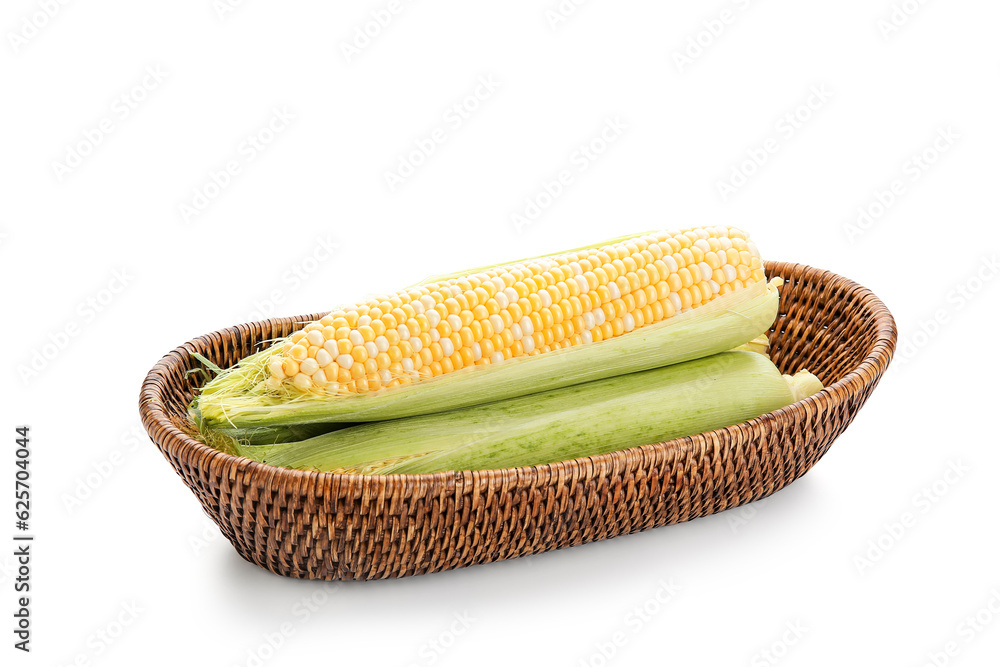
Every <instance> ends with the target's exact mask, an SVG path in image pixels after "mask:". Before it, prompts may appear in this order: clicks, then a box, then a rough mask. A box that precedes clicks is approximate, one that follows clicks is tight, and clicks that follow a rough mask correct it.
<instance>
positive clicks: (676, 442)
mask: <svg viewBox="0 0 1000 667" xmlns="http://www.w3.org/2000/svg"><path fill="white" fill-rule="evenodd" d="M765 264H766V268H767V269H768V274H771V273H772V272H778V273H783V274H788V273H793V274H794V273H808V272H812V273H815V274H817V275H818V277H819V278H820V279H821V282H824V283H827V282H833V281H840V282H841V285H840V287H839V288H838V290H839V291H840V292H841V293H843V294H845V295H846V294H850V293H852V292H856V293H858V295H859V296H860V304H861V307H862V308H863V309H865V310H867V311H869V312H871V313H872V314H873V316H874V323H873V327H872V328H873V329H874V330H875V334H876V337H875V340H874V342H873V343H872V346H871V348H870V349H869V351H868V353H867V354H866V355H865V358H864V359H862V360H861V363H860V364H858V365H857V366H856V367H855V368H853V369H851V370H850V371H849V372H848V373H847V374H846V375H844V376H843V377H842V378H841V379H840V380H838V381H837V382H835V383H833V384H831V385H829V386H827V387H825V388H824V389H823V390H822V391H820V392H818V393H816V394H814V395H812V396H809V397H807V398H805V399H802V400H800V401H797V402H795V403H793V404H791V405H788V406H786V407H784V408H781V409H779V410H775V411H774V412H769V413H767V414H764V415H761V416H760V417H756V418H754V419H751V420H748V421H745V422H741V423H739V424H734V425H732V426H726V427H724V428H720V429H715V430H713V431H706V432H703V433H698V434H695V435H691V436H684V437H681V438H675V439H673V440H664V441H660V442H654V443H648V444H645V445H639V446H636V447H630V448H627V449H622V450H616V451H613V452H607V453H604V454H596V455H592V456H584V457H580V458H575V459H566V460H563V461H557V462H553V463H543V464H537V465H533V466H519V467H513V468H495V469H488V470H458V471H447V472H436V473H421V474H399V473H394V474H389V475H380V474H370V475H364V474H360V473H332V472H318V471H312V470H295V469H291V468H282V467H279V466H272V465H268V464H265V463H260V462H258V461H254V460H252V459H248V458H245V457H241V456H235V455H232V454H227V453H225V452H221V451H219V450H216V449H213V448H211V447H209V446H208V445H205V444H203V443H201V442H199V441H198V440H196V439H194V438H193V437H191V436H189V435H188V434H186V433H185V432H184V431H182V430H181V429H179V428H178V427H177V426H175V425H174V423H173V421H172V420H171V419H170V417H169V416H168V415H167V414H166V410H165V409H164V403H165V402H164V400H163V397H164V395H165V394H166V393H168V392H169V390H168V388H167V387H166V385H165V384H164V383H163V382H162V381H161V380H160V378H161V377H162V376H163V375H164V372H165V370H166V369H168V368H171V367H176V366H181V367H182V368H184V367H185V366H187V365H188V362H189V361H190V359H192V358H193V357H192V356H191V353H192V352H197V351H199V347H201V346H202V345H204V344H206V343H208V342H209V341H210V339H211V338H212V337H216V336H219V335H222V334H226V333H235V332H238V331H239V328H240V327H246V326H248V325H247V324H241V325H234V326H231V327H226V328H224V329H219V330H217V331H214V332H211V333H208V334H203V335H201V336H198V337H196V338H194V339H192V340H189V341H187V342H186V343H183V344H182V345H179V346H178V347H176V348H174V349H173V350H171V351H170V352H168V353H167V354H165V355H164V356H163V357H162V358H161V359H160V360H159V361H158V362H157V363H156V364H155V365H154V366H153V367H152V368H151V369H150V370H149V371H148V372H147V374H146V376H145V378H144V380H143V382H142V387H141V390H140V396H139V409H140V416H141V418H142V423H143V426H144V428H145V429H146V432H147V434H148V435H149V436H150V439H151V440H152V441H153V443H154V444H155V445H156V446H157V448H158V449H160V451H161V452H162V453H163V454H165V455H167V454H173V455H175V456H176V457H178V458H180V459H183V460H187V461H191V460H193V459H196V458H197V459H200V463H201V464H203V465H204V464H208V463H217V464H219V465H220V466H225V467H235V468H236V469H237V470H239V471H240V472H241V473H248V474H251V475H254V474H256V475H270V476H278V477H279V478H280V479H282V480H286V481H288V482H295V483H311V484H316V486H312V487H310V488H314V489H323V488H330V487H328V485H327V483H328V482H333V481H334V480H347V481H348V482H362V481H367V483H369V484H372V483H374V484H381V485H384V486H387V487H392V488H394V489H396V488H399V487H406V486H413V485H421V486H424V485H435V486H441V485H449V484H452V483H461V482H462V480H464V479H468V480H471V479H474V478H476V477H484V476H485V477H490V478H495V479H501V480H516V479H523V478H525V477H532V478H538V477H539V473H541V472H547V473H548V476H556V477H559V476H562V475H561V474H560V473H570V472H571V469H577V470H579V469H581V468H584V469H586V468H590V469H597V468H604V469H612V468H614V467H615V463H616V461H620V460H621V457H623V456H626V457H630V456H631V457H640V458H646V457H647V456H648V455H651V454H652V453H653V452H655V451H656V450H669V449H678V448H692V447H697V446H698V443H699V442H710V441H718V437H719V436H720V435H722V434H727V433H728V434H731V435H735V434H738V433H740V432H741V431H744V430H747V429H750V430H755V429H756V428H757V427H759V426H761V425H764V424H767V423H769V422H772V423H773V422H776V421H779V422H780V421H781V420H782V419H783V418H784V417H787V416H790V415H792V414H793V413H794V412H796V411H799V410H805V409H807V408H812V409H813V410H815V411H817V412H823V411H829V410H831V409H835V408H837V407H838V406H839V405H841V404H843V403H844V402H846V401H848V400H850V399H851V397H853V396H854V395H855V394H857V393H859V392H862V391H864V390H865V389H866V388H868V387H869V386H871V385H873V384H874V383H876V382H878V380H879V379H880V378H881V376H882V374H883V373H884V372H885V370H886V369H887V368H888V366H889V363H890V362H891V360H892V356H893V353H894V351H895V348H896V341H897V337H898V330H897V328H896V323H895V320H894V319H893V316H892V313H891V312H890V311H889V309H888V308H887V307H886V305H885V304H884V303H883V302H882V300H881V299H880V298H879V297H878V296H876V295H875V294H874V293H873V292H872V291H871V290H869V289H868V288H866V287H864V286H862V285H860V284H859V283H857V282H855V281H853V280H851V279H849V278H845V277H843V276H841V275H839V274H836V273H833V272H832V271H827V270H824V269H817V268H815V267H811V266H808V265H805V264H799V263H791V262H777V261H768V262H766V263H765ZM324 314H325V311H324V312H323V313H314V314H310V315H303V316H292V318H291V319H294V320H302V321H312V320H314V319H317V318H318V317H321V316H322V315H324ZM274 319H288V318H270V319H267V320H261V321H258V322H254V323H249V326H253V325H254V324H264V323H268V322H271V321H273V320H274ZM184 370H188V369H187V368H184ZM154 430H155V431H156V432H157V434H158V436H159V437H156V436H154Z"/></svg>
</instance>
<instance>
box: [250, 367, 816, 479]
mask: <svg viewBox="0 0 1000 667" xmlns="http://www.w3.org/2000/svg"><path fill="white" fill-rule="evenodd" d="M822 388H823V385H822V384H821V383H820V381H819V380H818V379H817V378H815V377H814V376H812V375H810V374H809V373H806V372H803V373H800V374H798V375H796V376H795V377H794V378H792V377H789V376H782V375H781V373H780V371H778V369H777V368H775V366H774V365H773V364H772V363H771V362H770V360H768V359H767V358H766V357H764V356H763V355H760V354H757V353H754V352H745V351H741V352H724V353H722V354H718V355H714V356H711V357H706V358H702V359H698V360H695V361H689V362H686V363H682V364H675V365H672V366H666V367H663V368H657V369H653V370H648V371H643V372H640V373H632V374H627V375H619V376H616V377H611V378H607V379H604V380H597V381H594V382H589V383H585V384H578V385H574V386H570V387H564V388H562V389H556V390H553V391H547V392H543V393H538V394H532V395H530V396H522V397H519V398H513V399H508V400H505V401H498V402H495V403H489V404H486V405H479V406H475V407H470V408H462V409H458V410H452V411H448V412H441V413H436V414H430V415H422V416H417V417H409V418H406V419H397V420H393V421H387V422H375V423H370V424H362V425H357V426H352V427H349V428H345V429H342V430H339V431H334V432H332V433H328V434H325V435H320V436H318V437H315V438H311V439H309V440H304V441H301V442H297V443H288V444H280V445H273V446H264V447H238V451H239V453H240V454H242V455H243V456H247V457H249V458H253V459H255V460H257V461H260V462H263V463H268V464H271V465H276V466H283V467H290V468H298V469H302V470H319V471H326V472H357V473H379V474H388V473H429V472H442V471H447V470H478V469H494V468H505V467H514V466H523V465H537V464H542V463H550V462H555V461H562V460H567V459H572V458H577V457H581V456H593V455H596V454H602V453H606V452H611V451H616V450H620V449H625V448H628V447H633V446H637V445H644V444H649V443H653V442H657V441H662V440H669V439H672V438H677V437H681V436H685V435H693V434H695V433H700V432H703V431H710V430H713V429H716V428H722V427H724V426H729V425H731V424H736V423H739V422H742V421H745V420H748V419H752V418H754V417H758V416H760V415H762V414H765V413H767V412H771V411H773V410H777V409H779V408H782V407H784V406H786V405H789V404H791V403H794V402H795V401H797V400H800V399H802V398H804V397H806V396H808V395H811V394H813V393H815V392H817V391H819V390H821V389H822Z"/></svg>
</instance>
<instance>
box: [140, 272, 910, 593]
mask: <svg viewBox="0 0 1000 667" xmlns="http://www.w3.org/2000/svg"><path fill="white" fill-rule="evenodd" d="M767 273H768V276H770V277H780V278H783V279H784V280H785V286H784V287H783V288H782V290H781V307H780V311H779V315H778V319H777V321H776V322H775V325H774V328H773V329H772V331H771V333H770V338H771V354H772V358H773V359H774V362H775V364H777V366H778V368H780V369H781V370H782V372H784V373H794V372H796V371H798V370H800V369H802V368H808V369H809V370H810V371H812V372H813V373H815V374H816V375H817V376H819V378H820V379H821V380H822V381H823V383H824V384H825V385H827V389H825V390H823V391H822V392H820V393H819V394H816V395H814V396H812V397H810V398H807V399H805V400H803V401H800V402H798V403H795V404H794V405H790V406H788V407H786V408H783V409H781V410H778V411H777V412H772V413H770V414H767V415H764V416H762V417H760V418H758V419H754V420H752V421H749V422H745V423H742V424H739V425H737V426H731V427H729V428H724V429H720V430H717V431H712V432H710V433H703V434H700V435H696V436H692V437H686V438H679V439H677V440H671V441H669V442H661V443H657V444H650V445H645V446H642V447H633V448H631V449H627V450H623V451H619V452H613V453H610V454H603V455H600V456H592V457H587V458H581V459H575V460H572V461H563V462H560V463H553V464H548V465H540V466H532V467H523V468H510V469H505V470H488V471H464V472H448V473H435V474H429V475H373V476H365V475H353V474H350V475H340V474H332V473H315V472H303V471H297V470H288V469H285V468H276V467H273V466H268V465H264V464H261V463H257V462H255V461H251V460H249V459H245V458H240V457H236V456H230V455H228V454H223V453H222V452H219V451H216V450H214V449H211V448H209V447H206V446H205V445H203V444H201V443H199V442H198V441H197V440H195V439H194V438H192V437H190V436H189V435H187V433H190V432H191V431H192V429H193V426H192V425H191V423H190V421H189V420H188V418H187V416H186V406H187V405H188V403H189V402H190V400H191V398H192V397H193V396H194V394H195V392H196V390H197V389H198V387H199V386H200V385H201V384H202V383H203V382H204V381H205V379H206V377H207V376H208V375H209V373H199V372H195V373H188V371H190V370H192V369H198V368H203V366H202V364H201V363H200V362H199V361H198V360H197V359H195V357H193V356H192V353H193V352H197V353H199V354H201V355H203V356H205V357H206V358H208V359H210V360H211V361H212V362H213V363H215V364H217V365H219V366H221V367H223V368H228V367H229V366H232V365H233V364H235V363H236V362H237V361H239V360H240V359H241V358H242V357H245V356H247V355H249V354H251V353H253V352H255V351H257V350H258V349H259V344H260V342H261V341H267V340H271V339H274V338H278V337H283V336H286V335H288V334H290V333H292V332H293V331H295V330H297V329H298V328H301V326H302V323H303V322H307V321H311V320H314V319H317V318H319V317H320V316H321V315H323V314H325V313H320V314H314V315H307V316H303V317H294V318H275V319H271V320H267V321H264V322H256V323H252V324H242V325H239V326H235V327H232V328H229V329H223V330H222V331H216V332H215V333H211V334H208V335H206V336H201V337H200V338H196V339H195V340H192V341H190V342H189V343H185V344H184V345H182V346H181V347H178V348H177V349H176V350H174V351H173V352H170V353H169V354H168V355H166V356H165V357H164V358H163V359H161V360H160V362H159V363H157V364H156V366H154V367H153V369H152V370H151V371H150V372H149V374H148V375H147V376H146V379H145V381H144V382H143V385H142V393H141V395H140V399H139V407H140V412H141V413H142V423H143V425H144V426H145V428H146V431H147V432H148V433H149V436H150V438H152V440H153V442H154V443H156V446H157V447H159V448H160V451H161V452H162V453H163V455H164V456H165V457H166V459H167V460H168V461H169V462H170V464H171V465H173V467H174V469H175V470H176V471H177V474H178V475H180V476H181V479H183V480H184V483H185V484H187V486H188V487H189V488H190V489H191V490H192V491H194V493H195V495H196V496H198V500H199V501H200V502H201V504H202V506H203V507H204V509H205V512H207V513H208V515H209V516H210V517H211V518H212V519H213V520H214V521H215V523H216V524H218V526H219V528H220V529H221V530H222V533H223V534H224V535H225V536H226V538H228V539H229V541H230V542H231V543H232V544H233V546H234V547H235V548H236V550H237V551H238V552H239V553H240V555H242V556H243V557H244V558H245V559H247V560H249V561H251V562H253V563H256V564H257V565H260V566H261V567H263V568H266V569H268V570H271V571H272V572H275V573H277V574H282V575H285V576H290V577H297V578H303V579H328V580H329V579H339V580H364V579H384V578H391V577H404V576H409V575H414V574H425V573H428V572H439V571H441V570H450V569H454V568H459V567H466V566H468V565H477V564H480V563H490V562H494V561H500V560H505V559H508V558H517V557H519V556H526V555H529V554H536V553H541V552H544V551H550V550H552V549H561V548H563V547H571V546H574V545H578V544H584V543H586V542H594V541H597V540H605V539H608V538H611V537H617V536H619V535H627V534H629V533H635V532H638V531H641V530H647V529H649V528H656V527H659V526H666V525H669V524H674V523H679V522H682V521H689V520H691V519H695V518H697V517H702V516H706V515H709V514H713V513H715V512H721V511H723V510H726V509H730V508H733V507H737V506H739V505H743V504H746V503H750V502H753V501H755V500H759V499H760V498H763V497H765V496H768V495H770V494H772V493H774V492H775V491H777V490H779V489H781V488H783V487H784V486H785V485H787V484H789V483H790V482H792V481H794V480H796V479H798V478H799V477H800V476H801V475H803V474H805V472H806V471H808V470H809V469H810V468H811V467H812V466H813V465H814V464H815V463H816V462H817V461H818V460H819V459H820V457H822V456H823V454H825V453H826V451H827V450H828V449H829V448H830V445H831V444H833V441H834V440H835V439H836V438H837V436H839V435H840V434H841V433H843V432H844V430H845V429H846V428H847V427H848V425H849V424H850V423H851V421H852V420H853V419H854V416H855V414H857V411H858V410H859V409H861V406H862V405H864V403H865V401H866V400H867V399H868V397H869V396H870V395H871V392H872V391H873V390H874V389H875V386H876V384H877V383H878V381H879V379H880V378H881V376H882V374H883V373H884V372H885V370H886V368H887V367H888V365H889V361H890V359H891V358H892V353H893V350H894V348H895V345H896V326H895V323H894V321H893V319H892V315H891V314H890V313H889V311H888V310H887V309H886V307H885V306H884V305H883V303H882V302H881V301H880V300H879V299H878V298H877V297H876V296H875V295H874V294H872V293H871V292H870V291H869V290H867V289H865V288H864V287H861V286H860V285H858V284H856V283H854V282H852V281H850V280H847V279H845V278H842V277H840V276H837V275H835V274H832V273H830V272H827V271H821V270H818V269H813V268H809V267H807V266H802V265H799V264H784V263H777V262H770V263H768V264H767Z"/></svg>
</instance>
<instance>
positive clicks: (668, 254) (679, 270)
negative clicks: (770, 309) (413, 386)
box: [257, 227, 765, 397]
mask: <svg viewBox="0 0 1000 667" xmlns="http://www.w3.org/2000/svg"><path fill="white" fill-rule="evenodd" d="M764 280H765V276H764V269H763V262H762V260H761V257H760V253H759V252H758V250H757V248H756V246H755V245H754V244H753V243H752V242H750V241H749V239H748V237H747V235H746V234H745V233H744V232H742V231H741V230H739V229H736V228H732V227H707V228H696V229H690V230H686V231H680V232H655V233H651V234H645V235H641V236H636V237H632V238H628V239H621V240H618V241H616V242H612V243H608V244H602V245H597V246H593V247H591V248H584V249H580V250H577V251H572V252H569V253H566V254H562V255H555V256H548V257H542V258H538V259H535V260H526V261H524V262H521V263H516V264H510V265H505V266H499V267H495V268H490V269H487V270H484V271H479V272H476V273H474V274H471V275H468V276H463V277H452V278H448V279H442V280H441V281H439V282H433V283H430V284H425V285H420V286H417V287H413V288H410V289H408V290H403V291H400V292H396V293H395V294H392V295H388V296H386V297H384V298H380V299H373V300H370V301H368V302H366V303H363V304H360V305H358V306H355V307H353V308H344V309H340V310H336V311H334V312H331V313H330V314H328V315H326V316H325V317H323V318H321V319H320V320H318V321H315V322H311V323H309V324H307V325H306V326H305V327H304V328H303V329H302V330H300V331H297V332H295V333H294V334H292V335H291V336H290V337H289V338H287V339H286V340H284V341H283V342H282V343H281V345H280V348H278V350H277V351H276V352H275V353H274V354H273V355H271V357H270V360H269V361H268V364H267V368H266V371H267V373H266V374H265V375H267V376H268V377H266V379H264V381H263V382H261V383H260V384H259V385H258V387H257V391H261V392H266V393H273V394H275V395H280V396H286V397H287V396H295V395H297V394H298V395H326V396H336V395H352V394H364V393H369V392H373V391H377V390H379V389H381V388H383V387H396V386H403V385H407V384H410V383H412V382H414V381H417V380H421V379H426V378H432V377H438V376H441V375H446V374H449V373H452V372H454V371H457V370H461V369H462V368H467V367H470V366H487V365H490V364H497V363H501V362H503V361H505V360H508V359H517V358H522V357H530V356H535V355H539V354H543V353H545V352H550V351H554V350H559V349H563V348H567V347H573V346H577V345H582V344H586V343H590V342H595V341H601V340H607V339H610V338H614V337H617V336H621V335H624V334H626V333H629V332H631V331H634V330H636V329H642V328H643V327H646V326H649V325H651V324H655V323H657V322H661V321H663V320H667V319H669V318H671V317H674V316H675V315H677V314H678V313H683V312H685V311H688V310H691V309H693V308H698V307H699V306H701V305H703V304H707V303H709V302H711V301H712V300H714V299H716V298H718V297H719V296H722V295H725V294H727V293H729V292H733V291H736V290H740V289H743V288H745V287H747V286H750V285H754V284H756V283H759V282H762V281H764Z"/></svg>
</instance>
